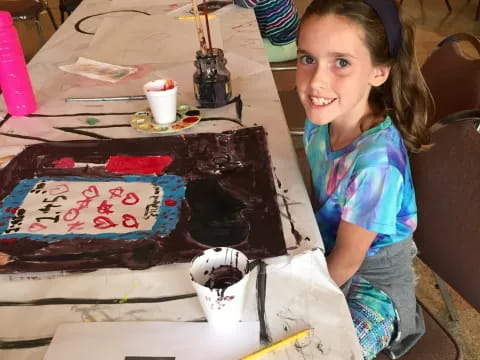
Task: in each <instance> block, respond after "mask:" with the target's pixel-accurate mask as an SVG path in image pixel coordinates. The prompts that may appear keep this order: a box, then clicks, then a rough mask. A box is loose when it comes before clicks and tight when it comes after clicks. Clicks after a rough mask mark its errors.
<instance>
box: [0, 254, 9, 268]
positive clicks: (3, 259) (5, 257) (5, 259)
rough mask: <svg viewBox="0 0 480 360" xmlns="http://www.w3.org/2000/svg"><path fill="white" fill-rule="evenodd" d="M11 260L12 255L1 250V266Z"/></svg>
mask: <svg viewBox="0 0 480 360" xmlns="http://www.w3.org/2000/svg"><path fill="white" fill-rule="evenodd" d="M9 260H10V255H8V254H5V253H2V252H0V266H1V265H5V264H7V263H8V261H9Z"/></svg>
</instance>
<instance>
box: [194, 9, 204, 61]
mask: <svg viewBox="0 0 480 360" xmlns="http://www.w3.org/2000/svg"><path fill="white" fill-rule="evenodd" d="M192 8H193V15H194V16H195V23H196V26H197V35H198V40H199V41H200V51H201V52H202V55H203V56H205V55H207V44H206V42H205V35H204V34H203V26H202V20H201V19H200V14H199V13H198V5H197V0H192Z"/></svg>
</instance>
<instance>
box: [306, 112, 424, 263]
mask: <svg viewBox="0 0 480 360" xmlns="http://www.w3.org/2000/svg"><path fill="white" fill-rule="evenodd" d="M304 145H305V151H306V154H307V158H308V162H309V164H310V169H311V171H312V178H313V184H314V189H315V198H316V201H317V206H318V207H317V209H316V211H315V216H316V219H317V223H318V226H319V228H320V233H321V234H322V237H323V241H324V243H325V248H326V251H327V254H328V253H330V251H331V250H332V249H333V246H334V245H335V239H336V237H337V231H338V227H339V224H340V221H341V220H344V221H346V222H349V223H351V224H355V225H358V226H361V227H363V228H364V229H367V230H370V231H372V232H376V233H378V235H377V236H376V237H375V239H374V241H373V242H372V245H371V246H370V249H369V250H368V252H367V256H371V255H374V254H375V253H376V252H377V251H378V249H380V248H382V247H384V246H387V245H390V244H393V243H395V242H398V241H401V240H404V239H406V238H407V237H410V236H411V235H412V233H413V231H414V230H415V228H416V225H417V206H416V203H415V192H414V189H413V184H412V177H411V172H410V164H409V162H408V155H407V150H406V148H405V145H404V143H403V140H402V138H401V135H400V133H399V131H398V129H397V128H396V127H395V125H394V124H393V123H392V120H391V119H390V117H388V116H387V117H386V118H385V120H384V121H383V122H382V123H380V124H378V125H377V126H375V127H373V128H371V129H369V130H367V131H365V132H364V133H362V135H360V137H358V138H357V139H356V140H355V141H354V142H353V143H351V144H350V145H348V146H347V147H345V148H343V149H340V150H337V151H331V146H330V136H329V125H315V124H313V123H312V122H310V121H309V120H308V119H307V121H306V124H305V135H304Z"/></svg>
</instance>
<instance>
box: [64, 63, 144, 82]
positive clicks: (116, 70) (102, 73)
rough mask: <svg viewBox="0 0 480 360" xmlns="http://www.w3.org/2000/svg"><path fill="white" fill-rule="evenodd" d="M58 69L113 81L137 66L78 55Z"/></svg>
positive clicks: (120, 78)
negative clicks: (72, 62)
mask: <svg viewBox="0 0 480 360" xmlns="http://www.w3.org/2000/svg"><path fill="white" fill-rule="evenodd" d="M59 68H60V70H63V71H65V72H69V73H72V74H77V75H82V76H85V77H88V78H90V79H95V80H102V81H108V82H111V83H115V82H117V81H120V80H122V79H125V78H126V77H127V76H129V75H131V74H133V73H135V72H137V68H135V67H129V66H119V65H113V64H107V63H104V62H100V61H95V60H91V59H86V58H83V57H79V58H78V60H77V61H76V62H75V63H74V64H70V65H62V66H59Z"/></svg>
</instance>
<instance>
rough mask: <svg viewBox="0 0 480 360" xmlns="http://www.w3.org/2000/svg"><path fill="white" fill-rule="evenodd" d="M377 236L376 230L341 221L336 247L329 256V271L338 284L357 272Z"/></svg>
mask: <svg viewBox="0 0 480 360" xmlns="http://www.w3.org/2000/svg"><path fill="white" fill-rule="evenodd" d="M376 236H377V233H375V232H372V231H369V230H367V229H364V228H362V227H360V226H358V225H354V224H351V223H348V222H346V221H343V220H342V221H340V226H339V228H338V233H337V239H336V243H335V247H334V248H333V250H332V252H331V253H330V255H328V257H327V266H328V272H329V273H330V277H331V278H332V279H333V281H335V283H336V284H337V285H338V286H342V285H343V284H345V283H346V282H347V281H348V280H349V279H350V278H351V277H352V276H353V275H354V274H355V273H356V272H357V270H358V269H359V268H360V265H362V262H363V260H364V259H365V256H366V254H367V251H368V249H369V247H370V245H371V244H372V242H373V240H374V239H375V237H376Z"/></svg>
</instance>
